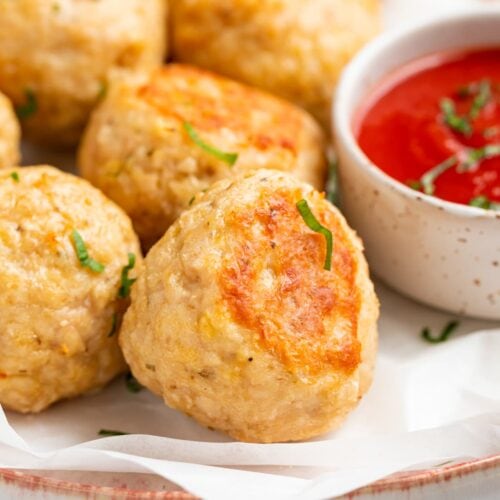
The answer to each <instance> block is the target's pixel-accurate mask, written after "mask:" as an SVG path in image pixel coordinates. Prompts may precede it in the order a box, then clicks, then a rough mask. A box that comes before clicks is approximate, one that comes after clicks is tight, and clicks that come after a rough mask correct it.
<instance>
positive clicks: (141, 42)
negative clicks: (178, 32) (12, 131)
mask: <svg viewBox="0 0 500 500" xmlns="http://www.w3.org/2000/svg"><path fill="white" fill-rule="evenodd" d="M166 3H167V0H147V1H146V2H145V1H144V0H100V1H89V0H78V1H77V0H50V1H49V0H15V1H14V2H12V1H6V0H1V1H0V90H2V91H3V92H5V94H7V95H8V96H9V97H10V98H11V99H12V101H13V102H14V103H15V106H16V108H17V109H18V110H21V113H19V116H20V118H21V120H22V124H23V127H24V128H25V129H26V131H27V133H28V134H29V135H30V136H32V137H35V138H38V139H40V140H42V141H43V142H46V141H50V142H53V143H56V144H75V143H76V142H77V141H78V139H79V137H80V134H81V132H82V129H83V127H84V125H85V122H86V121H87V118H88V115H89V114H90V111H91V109H92V107H93V106H94V105H95V104H96V102H97V101H98V100H99V99H100V98H101V97H102V96H103V95H104V94H105V93H106V89H107V86H108V82H109V80H110V79H111V78H112V77H113V75H114V74H115V73H117V72H118V73H121V72H125V73H130V72H135V71H137V70H139V69H143V68H151V67H154V66H158V65H160V64H161V62H162V60H163V57H164V55H165V42H166V33H165V31H166Z"/></svg>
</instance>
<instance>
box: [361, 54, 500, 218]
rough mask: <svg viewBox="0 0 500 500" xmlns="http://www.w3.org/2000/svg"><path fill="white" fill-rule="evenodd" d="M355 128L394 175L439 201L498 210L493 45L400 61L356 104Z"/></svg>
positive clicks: (498, 100) (497, 71)
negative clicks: (393, 69) (376, 86)
mask: <svg viewBox="0 0 500 500" xmlns="http://www.w3.org/2000/svg"><path fill="white" fill-rule="evenodd" d="M354 133H355V135H356V136H357V139H358V142H359V145H360V147H361V149H362V150H363V151H364V152H365V154H366V155H367V156H368V157H369V158H370V160H371V161H372V162H373V163H375V164H376V165H377V166H378V167H379V168H381V169H382V170H383V171H384V172H386V173H387V174H388V175H390V176H391V177H393V178H394V179H397V180H398V181H400V182H402V183H405V184H407V185H409V186H411V187H413V188H414V189H418V190H420V191H423V192H426V193H427V194H432V195H434V196H438V197H439V198H442V199H444V200H448V201H453V202H456V203H463V204H473V205H476V206H482V207H483V208H495V209H498V208H499V207H500V205H498V203H499V202H500V47H499V48H492V49H485V50H475V51H467V52H463V51H462V52H445V53H439V54H434V55H430V56H426V57H424V58H421V59H417V60H415V61H413V62H411V63H409V64H407V65H404V66H402V67H401V68H399V69H398V70H397V71H395V72H394V73H392V74H391V75H389V76H388V77H387V78H386V79H385V80H384V81H382V83H381V84H380V85H379V87H378V88H377V89H376V90H375V92H374V93H372V95H371V96H369V98H368V99H367V100H366V101H365V102H364V103H363V105H362V106H361V108H360V109H359V111H358V113H357V116H356V118H355V123H354ZM426 174H427V176H426Z"/></svg>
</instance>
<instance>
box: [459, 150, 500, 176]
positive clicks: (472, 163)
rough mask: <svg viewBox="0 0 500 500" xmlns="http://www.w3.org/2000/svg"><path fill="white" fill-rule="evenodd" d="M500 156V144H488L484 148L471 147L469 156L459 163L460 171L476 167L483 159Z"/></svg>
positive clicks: (468, 152)
mask: <svg viewBox="0 0 500 500" xmlns="http://www.w3.org/2000/svg"><path fill="white" fill-rule="evenodd" d="M497 156H500V144H488V145H486V146H483V147H482V148H477V149H473V148H469V149H468V150H467V157H466V159H465V160H463V161H461V162H460V163H459V165H458V169H457V170H458V172H467V171H469V170H471V169H472V168H474V167H476V166H477V165H478V164H479V163H480V162H481V161H483V160H489V159H490V158H495V157H497Z"/></svg>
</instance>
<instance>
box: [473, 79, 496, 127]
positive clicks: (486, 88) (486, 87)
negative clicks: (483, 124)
mask: <svg viewBox="0 0 500 500" xmlns="http://www.w3.org/2000/svg"><path fill="white" fill-rule="evenodd" d="M490 98H491V85H490V82H489V81H488V80H483V81H482V82H480V83H479V86H478V91H477V95H476V96H475V97H474V100H473V101H472V106H471V109H470V111H469V117H470V118H471V120H475V119H476V118H477V117H478V116H479V113H480V112H481V110H482V109H483V108H484V107H485V106H486V104H487V103H488V101H489V100H490Z"/></svg>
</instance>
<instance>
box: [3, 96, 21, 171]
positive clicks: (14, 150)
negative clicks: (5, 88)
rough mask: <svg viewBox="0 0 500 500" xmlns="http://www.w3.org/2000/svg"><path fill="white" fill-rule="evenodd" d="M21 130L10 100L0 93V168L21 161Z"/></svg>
mask: <svg viewBox="0 0 500 500" xmlns="http://www.w3.org/2000/svg"><path fill="white" fill-rule="evenodd" d="M20 139H21V131H20V128H19V123H18V121H17V118H16V115H15V113H14V109H13V107H12V104H11V103H10V101H9V100H8V99H7V97H5V96H4V95H3V94H2V93H0V168H2V167H12V166H14V165H17V164H18V163H19V160H20V158H21V155H20V153H19V141H20Z"/></svg>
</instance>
